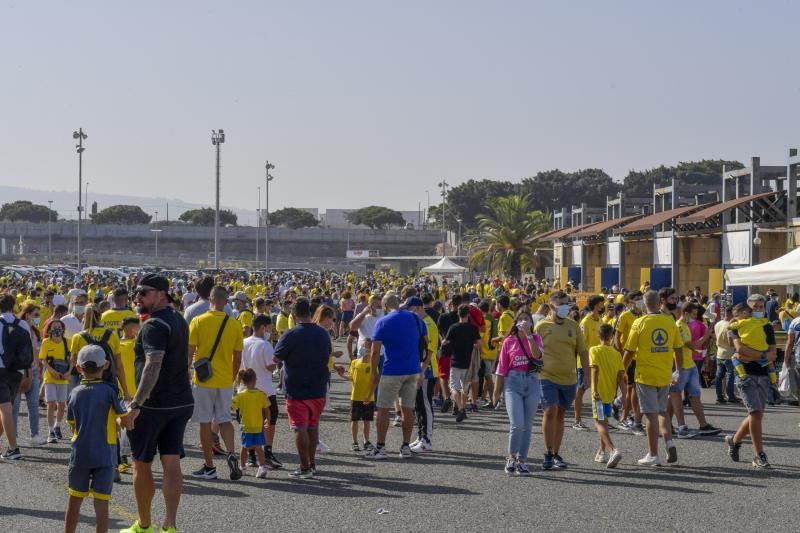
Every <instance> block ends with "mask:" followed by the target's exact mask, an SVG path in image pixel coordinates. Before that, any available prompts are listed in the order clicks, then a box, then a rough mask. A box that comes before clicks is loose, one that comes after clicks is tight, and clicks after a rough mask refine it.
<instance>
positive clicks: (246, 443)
mask: <svg viewBox="0 0 800 533" xmlns="http://www.w3.org/2000/svg"><path fill="white" fill-rule="evenodd" d="M266 445H267V438H266V437H265V436H264V432H263V431H262V432H260V433H245V432H244V431H242V448H255V447H258V446H266Z"/></svg>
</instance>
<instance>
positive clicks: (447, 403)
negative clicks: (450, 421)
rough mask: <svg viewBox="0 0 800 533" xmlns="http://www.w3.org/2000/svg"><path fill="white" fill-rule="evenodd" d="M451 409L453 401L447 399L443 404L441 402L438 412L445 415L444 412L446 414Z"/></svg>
mask: <svg viewBox="0 0 800 533" xmlns="http://www.w3.org/2000/svg"><path fill="white" fill-rule="evenodd" d="M452 408H453V400H451V399H450V398H448V399H446V400H445V401H444V402H442V408H441V410H440V411H441V412H442V413H446V412H448V411H449V410H450V409H452Z"/></svg>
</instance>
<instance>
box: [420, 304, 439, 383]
mask: <svg viewBox="0 0 800 533" xmlns="http://www.w3.org/2000/svg"><path fill="white" fill-rule="evenodd" d="M422 322H423V323H424V324H425V332H426V333H427V335H428V351H429V352H430V353H431V355H430V358H431V359H430V365H431V372H432V373H433V377H434V378H438V377H439V361H438V360H437V359H436V354H437V353H438V351H439V328H438V327H437V326H436V323H434V321H433V319H432V318H431V317H429V316H428V315H425V318H423V319H422Z"/></svg>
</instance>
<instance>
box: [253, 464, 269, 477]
mask: <svg viewBox="0 0 800 533" xmlns="http://www.w3.org/2000/svg"><path fill="white" fill-rule="evenodd" d="M267 472H269V467H268V466H267V465H261V466H259V467H258V472H256V477H257V478H258V479H267Z"/></svg>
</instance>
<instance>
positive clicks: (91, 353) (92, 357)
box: [78, 344, 106, 370]
mask: <svg viewBox="0 0 800 533" xmlns="http://www.w3.org/2000/svg"><path fill="white" fill-rule="evenodd" d="M105 362H106V351H105V350H103V348H102V347H100V346H97V345H96V344H89V345H87V346H84V347H83V348H81V351H79V352H78V366H79V367H81V368H87V369H89V370H96V369H98V368H100V367H101V366H103V363H105Z"/></svg>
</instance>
